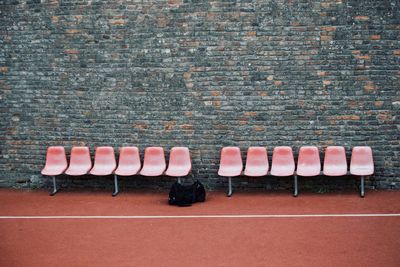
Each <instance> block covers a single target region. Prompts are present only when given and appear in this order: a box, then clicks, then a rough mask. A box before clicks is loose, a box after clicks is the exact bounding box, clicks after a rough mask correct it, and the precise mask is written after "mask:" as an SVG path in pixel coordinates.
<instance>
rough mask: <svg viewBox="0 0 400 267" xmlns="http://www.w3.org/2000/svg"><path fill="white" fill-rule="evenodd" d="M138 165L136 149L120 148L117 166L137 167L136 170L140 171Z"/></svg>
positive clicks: (138, 157) (132, 147) (138, 156)
mask: <svg viewBox="0 0 400 267" xmlns="http://www.w3.org/2000/svg"><path fill="white" fill-rule="evenodd" d="M140 165H141V163H140V155H139V149H138V148H137V147H135V146H129V147H121V149H120V152H119V166H138V169H140Z"/></svg>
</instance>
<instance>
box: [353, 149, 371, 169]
mask: <svg viewBox="0 0 400 267" xmlns="http://www.w3.org/2000/svg"><path fill="white" fill-rule="evenodd" d="M350 173H351V174H353V175H359V176H365V175H372V174H374V159H373V156H372V149H371V147H369V146H356V147H353V151H352V153H351V162H350Z"/></svg>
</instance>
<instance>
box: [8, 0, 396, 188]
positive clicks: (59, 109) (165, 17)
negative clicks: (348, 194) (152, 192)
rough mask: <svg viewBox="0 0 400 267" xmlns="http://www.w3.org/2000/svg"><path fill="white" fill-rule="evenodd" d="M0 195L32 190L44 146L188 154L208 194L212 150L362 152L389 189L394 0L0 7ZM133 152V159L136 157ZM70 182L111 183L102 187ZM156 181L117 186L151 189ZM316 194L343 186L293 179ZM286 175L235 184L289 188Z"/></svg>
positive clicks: (379, 183)
mask: <svg viewBox="0 0 400 267" xmlns="http://www.w3.org/2000/svg"><path fill="white" fill-rule="evenodd" d="M0 3H1V6H0V12H1V13H0V33H1V54H0V87H1V96H0V100H1V102H0V109H1V115H2V116H1V117H2V119H1V121H0V131H1V132H0V134H1V136H0V148H1V155H0V185H1V186H31V187H38V186H43V185H46V184H47V183H48V179H44V178H42V177H41V176H40V170H41V168H42V166H43V163H44V159H45V150H46V147H48V146H50V145H64V146H66V147H67V150H68V151H69V150H70V148H71V146H73V145H88V146H90V147H91V150H92V152H93V151H94V149H93V148H94V147H95V146H99V145H112V146H114V147H115V148H118V147H119V146H123V145H137V146H139V147H140V149H141V152H142V153H143V150H144V148H145V147H146V146H152V145H156V146H163V147H165V148H166V149H167V151H168V150H169V148H171V147H172V146H177V145H179V146H188V147H189V148H190V149H191V152H192V158H193V175H194V176H195V177H198V178H200V179H201V180H202V181H203V182H205V183H206V184H207V186H208V187H210V188H216V187H220V186H222V185H225V184H226V181H225V179H220V178H218V176H217V175H216V172H217V167H218V162H219V151H220V149H221V147H222V146H227V145H237V146H240V147H241V148H242V152H243V156H245V150H246V148H247V147H249V146H256V145H257V146H258V145H262V146H267V147H268V148H269V152H270V155H271V151H272V148H273V147H274V146H277V145H290V146H293V147H294V150H295V151H296V154H297V151H298V148H299V147H300V146H302V145H317V146H319V147H320V148H321V156H322V155H323V154H322V152H323V148H324V147H326V146H328V145H343V146H345V147H346V149H347V154H348V157H349V156H350V149H351V147H353V146H356V145H369V146H371V147H372V148H373V151H374V159H375V164H376V175H375V176H374V177H372V178H371V179H370V180H369V181H368V185H369V186H376V187H378V188H400V177H399V173H400V161H399V154H400V143H399V110H400V91H399V89H400V88H399V85H400V83H399V78H400V67H399V63H400V42H399V32H400V23H399V22H400V11H399V7H400V6H399V5H400V4H399V2H398V1H396V0H364V1H355V0H354V1H352V0H348V1H346V0H318V1H306V0H302V1H293V0H286V1H283V0H265V1H255V2H253V1H213V2H208V1H179V0H170V1H153V0H149V1H147V0H146V1H145V0H143V1H140V0H139V1H129V0H114V1H98V0H90V1H83V0H76V1H63V0H61V1H57V0H50V1H43V0H42V1H35V0H32V1H23V0H21V1H20V0H2V1H0ZM142 156H143V155H142ZM88 179H90V182H89V181H85V180H82V179H80V180H74V179H71V178H68V177H65V178H64V181H63V183H65V184H74V185H75V186H82V185H86V186H89V185H88V183H89V184H90V186H107V187H108V186H110V185H111V179H110V178H108V179H106V178H104V179H93V178H88ZM169 181H170V180H169V179H168V178H165V177H164V178H161V179H155V178H131V179H124V183H125V184H126V186H128V185H132V186H141V185H145V186H149V187H154V186H162V187H165V186H167V184H169ZM302 183H303V186H304V185H310V187H312V188H314V189H317V190H321V187H322V186H323V185H324V184H327V185H328V187H338V186H342V185H344V186H354V184H355V182H354V179H351V178H350V179H349V178H341V179H334V178H329V179H328V178H326V177H321V178H317V179H315V178H312V179H307V180H305V179H303V180H302ZM290 184H291V180H290V179H281V178H279V179H277V178H265V179H248V178H245V177H242V178H238V179H235V185H236V186H239V185H242V186H243V187H248V188H251V187H262V186H266V187H267V188H287V187H288V186H289V185H290Z"/></svg>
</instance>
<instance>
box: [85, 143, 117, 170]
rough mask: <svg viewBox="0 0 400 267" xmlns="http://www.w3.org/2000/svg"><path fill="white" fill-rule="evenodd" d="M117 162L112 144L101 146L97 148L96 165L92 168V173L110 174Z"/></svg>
mask: <svg viewBox="0 0 400 267" xmlns="http://www.w3.org/2000/svg"><path fill="white" fill-rule="evenodd" d="M116 167H117V163H116V161H115V154H114V148H112V147H110V146H101V147H98V148H96V154H95V156H94V165H93V168H92V169H91V170H90V174H92V175H110V174H112V173H113V171H114V170H115V168H116Z"/></svg>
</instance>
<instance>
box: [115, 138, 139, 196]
mask: <svg viewBox="0 0 400 267" xmlns="http://www.w3.org/2000/svg"><path fill="white" fill-rule="evenodd" d="M140 167H141V162H140V155H139V149H138V148H137V147H135V146H129V147H121V149H120V151H119V162H118V168H117V169H116V170H115V171H114V192H113V194H112V196H113V197H115V196H116V195H117V194H118V193H119V190H118V175H119V176H131V175H136V174H137V173H138V172H139V170H140Z"/></svg>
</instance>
